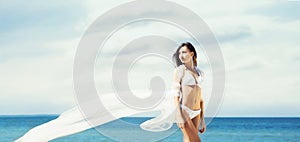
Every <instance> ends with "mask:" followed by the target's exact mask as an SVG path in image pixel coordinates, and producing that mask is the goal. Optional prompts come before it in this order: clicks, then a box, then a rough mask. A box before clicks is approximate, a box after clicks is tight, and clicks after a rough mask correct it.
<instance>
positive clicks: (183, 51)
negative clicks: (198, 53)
mask: <svg viewBox="0 0 300 142" xmlns="http://www.w3.org/2000/svg"><path fill="white" fill-rule="evenodd" d="M193 55H194V53H193V52H191V51H190V50H189V49H188V48H187V47H186V46H183V47H181V48H180V49H179V59H180V61H181V62H182V63H188V62H190V61H191V60H192V59H193Z"/></svg>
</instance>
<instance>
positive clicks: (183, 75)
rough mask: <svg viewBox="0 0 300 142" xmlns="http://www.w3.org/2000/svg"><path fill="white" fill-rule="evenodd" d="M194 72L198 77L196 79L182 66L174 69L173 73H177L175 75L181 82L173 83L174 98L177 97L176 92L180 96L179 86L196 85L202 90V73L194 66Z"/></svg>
mask: <svg viewBox="0 0 300 142" xmlns="http://www.w3.org/2000/svg"><path fill="white" fill-rule="evenodd" d="M195 70H196V72H197V75H198V77H197V79H196V78H195V76H194V75H193V73H192V72H191V71H189V70H187V68H186V67H185V66H184V65H183V64H182V65H180V66H178V67H177V68H176V69H175V71H176V72H177V75H178V76H177V77H178V80H180V81H181V83H178V82H174V83H173V91H174V92H173V93H174V95H175V96H179V94H178V93H177V92H180V94H181V86H182V85H197V86H199V87H200V88H202V84H203V78H204V72H203V71H202V70H200V69H199V68H198V67H196V66H195Z"/></svg>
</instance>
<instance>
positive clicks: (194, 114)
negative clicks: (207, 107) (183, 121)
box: [180, 104, 201, 119]
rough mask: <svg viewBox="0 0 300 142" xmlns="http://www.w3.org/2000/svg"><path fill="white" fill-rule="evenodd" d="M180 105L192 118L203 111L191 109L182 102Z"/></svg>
mask: <svg viewBox="0 0 300 142" xmlns="http://www.w3.org/2000/svg"><path fill="white" fill-rule="evenodd" d="M180 106H181V108H183V109H184V110H185V111H186V112H187V113H188V114H189V117H190V118H191V119H193V118H194V117H196V116H197V115H199V114H200V111H201V109H198V110H192V109H190V108H189V107H187V106H185V105H183V104H181V105H180Z"/></svg>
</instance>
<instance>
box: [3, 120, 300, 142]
mask: <svg viewBox="0 0 300 142" xmlns="http://www.w3.org/2000/svg"><path fill="white" fill-rule="evenodd" d="M56 117H57V115H40V116H0V142H12V141H13V140H15V139H17V138H18V137H20V136H22V135H23V134H24V133H26V132H27V131H28V130H30V129H31V128H33V127H34V126H37V125H39V124H42V123H45V122H48V121H49V120H52V119H55V118H56ZM147 119H149V118H145V117H142V118H141V117H126V118H121V119H119V120H116V121H112V122H110V123H107V124H105V125H101V126H100V127H97V130H95V129H89V130H86V131H83V132H80V133H77V134H74V135H70V136H66V137H62V138H58V139H55V140H52V141H51V142H110V141H132V142H134V141H160V142H180V141H182V133H181V131H180V129H178V128H177V126H176V124H175V125H174V126H173V127H172V128H171V129H170V130H168V131H167V132H160V133H156V132H145V131H143V130H141V129H140V128H139V127H138V124H140V123H141V122H143V121H145V120H147ZM124 124H132V125H130V127H128V125H124ZM98 130H100V132H101V133H100V132H98ZM199 136H200V138H201V140H202V141H204V142H206V141H207V142H235V141H237V142H248V141H249V142H277V141H278V142H300V118H214V119H213V121H212V122H211V123H210V124H209V125H208V126H207V131H206V132H205V133H204V134H199Z"/></svg>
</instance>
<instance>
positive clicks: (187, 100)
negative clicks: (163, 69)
mask: <svg viewBox="0 0 300 142" xmlns="http://www.w3.org/2000/svg"><path fill="white" fill-rule="evenodd" d="M173 59H174V60H175V62H176V65H177V68H176V69H175V70H174V78H173V79H174V85H175V86H174V89H176V92H177V94H176V95H175V105H176V108H177V109H176V110H177V125H178V127H179V128H180V129H181V131H182V133H183V141H184V142H186V141H192V142H196V141H200V138H199V136H198V129H199V125H200V120H201V129H200V130H199V132H200V133H204V132H205V130H206V125H205V121H204V101H203V97H202V93H201V92H202V90H201V89H202V88H201V82H202V79H203V75H204V73H203V72H202V71H201V70H199V69H198V68H197V53H196V50H195V48H194V46H193V45H192V44H191V43H189V42H187V43H183V44H181V45H180V46H179V48H178V49H177V51H176V52H175V53H174V55H173Z"/></svg>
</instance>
